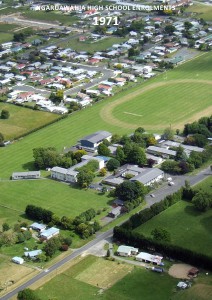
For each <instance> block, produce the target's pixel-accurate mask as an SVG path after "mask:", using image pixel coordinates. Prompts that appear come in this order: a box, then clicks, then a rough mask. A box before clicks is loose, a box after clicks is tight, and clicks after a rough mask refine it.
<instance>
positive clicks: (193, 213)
mask: <svg viewBox="0 0 212 300" xmlns="http://www.w3.org/2000/svg"><path fill="white" fill-rule="evenodd" d="M184 211H185V213H186V214H188V215H190V216H194V217H197V216H199V215H200V214H201V213H200V212H199V211H198V210H196V209H195V207H194V206H193V205H192V206H191V205H187V206H186V207H185V209H184Z"/></svg>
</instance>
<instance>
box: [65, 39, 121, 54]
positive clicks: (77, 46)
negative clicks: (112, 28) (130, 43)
mask: <svg viewBox="0 0 212 300" xmlns="http://www.w3.org/2000/svg"><path fill="white" fill-rule="evenodd" d="M125 41H126V38H121V37H107V38H105V39H103V40H101V41H98V42H89V41H85V42H80V41H79V39H78V38H73V39H70V41H68V42H65V43H63V42H62V43H61V46H63V45H64V47H71V48H72V49H74V50H76V51H82V49H86V51H88V52H91V53H93V52H95V51H102V50H105V49H107V48H110V47H111V46H112V45H113V44H115V43H116V44H118V43H122V42H125Z"/></svg>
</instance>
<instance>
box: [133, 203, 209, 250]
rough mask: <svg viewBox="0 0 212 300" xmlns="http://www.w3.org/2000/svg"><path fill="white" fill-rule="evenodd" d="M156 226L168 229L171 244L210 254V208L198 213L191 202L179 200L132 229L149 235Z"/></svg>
mask: <svg viewBox="0 0 212 300" xmlns="http://www.w3.org/2000/svg"><path fill="white" fill-rule="evenodd" d="M158 227H162V228H165V229H166V230H167V231H169V233H170V235H171V243H172V244H173V245H177V246H181V247H184V248H187V249H190V250H193V251H196V252H199V253H203V254H206V255H212V251H211V250H212V247H211V245H212V235H211V234H210V233H211V230H212V210H209V211H207V212H205V213H199V212H198V211H196V210H195V208H194V206H193V204H191V203H189V202H186V201H180V202H178V203H176V204H174V205H173V206H171V207H169V208H168V209H166V210H165V211H163V212H162V213H160V214H159V215H157V216H155V217H154V218H152V219H151V220H149V221H147V222H146V223H145V224H143V225H141V226H139V227H138V228H136V229H135V230H134V231H135V232H139V233H141V234H144V235H145V236H150V235H151V231H152V230H153V229H155V228H158Z"/></svg>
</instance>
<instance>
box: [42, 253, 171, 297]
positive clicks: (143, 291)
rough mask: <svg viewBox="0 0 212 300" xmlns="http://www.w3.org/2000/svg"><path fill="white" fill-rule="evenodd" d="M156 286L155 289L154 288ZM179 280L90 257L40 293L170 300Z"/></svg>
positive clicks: (63, 295) (53, 295)
mask: <svg viewBox="0 0 212 300" xmlns="http://www.w3.org/2000/svg"><path fill="white" fill-rule="evenodd" d="M153 282H154V285H153ZM176 283H177V280H176V279H174V278H172V277H170V276H169V275H167V274H163V275H161V274H155V273H153V272H150V271H149V270H145V269H141V268H137V267H135V268H134V267H133V265H128V264H123V263H119V262H111V261H107V260H104V259H103V258H97V257H94V256H88V257H86V258H84V259H83V260H82V261H81V262H79V263H78V264H76V265H75V266H72V267H71V268H70V269H68V270H67V271H65V272H64V273H62V274H60V275H58V276H56V277H55V278H53V279H52V280H51V281H49V282H48V283H46V284H45V285H43V286H42V287H40V288H39V289H38V290H37V294H38V295H39V297H40V298H41V300H44V299H47V298H48V299H50V298H51V299H54V297H55V298H57V299H58V300H63V299H69V298H68V297H69V296H70V295H71V299H76V300H84V299H86V300H87V299H88V300H90V299H91V300H93V299H105V300H111V299H117V300H138V299H145V300H152V299H154V300H161V299H170V296H172V295H173V289H174V287H175V285H176Z"/></svg>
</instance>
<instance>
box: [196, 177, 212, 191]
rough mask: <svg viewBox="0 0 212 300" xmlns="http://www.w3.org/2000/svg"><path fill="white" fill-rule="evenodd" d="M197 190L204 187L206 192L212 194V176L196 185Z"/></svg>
mask: <svg viewBox="0 0 212 300" xmlns="http://www.w3.org/2000/svg"><path fill="white" fill-rule="evenodd" d="M194 189H195V190H197V189H202V190H203V191H205V192H208V193H210V194H212V178H211V177H208V178H207V179H205V180H203V181H202V182H200V183H199V184H197V185H196V186H195V187H194Z"/></svg>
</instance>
